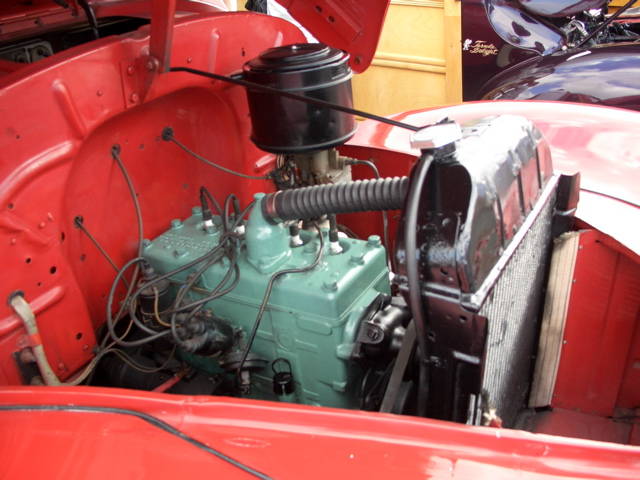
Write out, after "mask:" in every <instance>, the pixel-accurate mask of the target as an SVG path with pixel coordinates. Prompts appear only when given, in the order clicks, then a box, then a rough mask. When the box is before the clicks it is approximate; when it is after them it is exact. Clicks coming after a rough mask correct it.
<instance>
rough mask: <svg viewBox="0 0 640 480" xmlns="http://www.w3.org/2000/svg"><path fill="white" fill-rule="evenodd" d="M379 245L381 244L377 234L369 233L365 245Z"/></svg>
mask: <svg viewBox="0 0 640 480" xmlns="http://www.w3.org/2000/svg"><path fill="white" fill-rule="evenodd" d="M380 245H382V241H381V240H380V236H379V235H370V236H369V238H368V239H367V246H369V247H379V246H380Z"/></svg>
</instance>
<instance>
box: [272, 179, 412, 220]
mask: <svg viewBox="0 0 640 480" xmlns="http://www.w3.org/2000/svg"><path fill="white" fill-rule="evenodd" d="M408 190H409V177H390V178H380V179H376V180H356V181H353V182H347V183H336V184H330V185H317V186H313V187H303V188H295V189H291V190H281V191H278V192H275V193H270V194H268V195H266V196H265V197H264V200H263V202H262V211H263V214H264V216H265V217H266V218H269V219H272V220H276V221H283V220H307V219H311V218H317V217H320V216H321V215H325V214H332V213H355V212H365V211H372V210H397V209H400V208H402V207H403V206H404V199H405V197H406V195H407V191H408Z"/></svg>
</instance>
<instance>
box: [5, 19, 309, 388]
mask: <svg viewBox="0 0 640 480" xmlns="http://www.w3.org/2000/svg"><path fill="white" fill-rule="evenodd" d="M248 22H251V25H252V33H251V36H247V35H246V29H245V27H246V25H247V23H248ZM148 31H149V30H148V28H143V29H141V30H140V31H138V32H134V33H131V34H128V35H123V36H119V37H110V38H106V39H102V40H99V41H98V42H95V43H94V44H91V45H84V46H80V47H76V48H73V49H70V50H68V51H65V52H62V53H60V54H58V55H56V56H54V57H50V58H47V59H44V60H41V61H40V62H38V63H37V64H33V65H29V66H26V67H24V68H22V69H20V70H18V71H15V72H13V73H10V74H7V75H5V76H2V77H0V150H1V151H3V152H10V155H5V156H3V159H2V160H3V161H2V162H0V179H1V180H0V245H2V247H1V248H0V263H2V265H3V269H5V271H10V272H12V274H11V275H4V276H3V278H2V284H1V286H0V298H4V299H6V298H7V296H8V295H9V294H10V293H11V292H12V291H14V290H18V289H20V290H23V291H24V292H25V295H26V298H27V300H28V301H30V302H32V303H33V304H34V306H36V308H37V310H38V312H37V314H38V323H39V325H40V331H41V334H42V337H43V340H44V345H45V349H46V351H47V355H48V356H49V359H50V363H51V364H52V366H53V368H54V370H55V372H56V373H57V374H58V375H59V376H60V377H61V378H62V379H65V378H67V377H68V376H69V375H71V374H72V373H73V372H74V371H77V370H78V369H79V368H80V367H81V366H82V365H83V364H85V363H86V362H87V361H88V359H89V358H90V357H91V355H92V353H91V351H92V348H93V346H94V344H95V338H94V336H93V331H94V329H95V327H96V326H97V324H94V323H92V320H91V319H92V318H93V319H95V321H96V322H100V321H101V319H103V318H104V308H105V296H106V292H107V291H108V289H109V286H110V283H111V281H112V279H113V276H114V272H113V270H111V267H109V265H108V264H107V263H106V262H105V260H104V259H102V258H101V257H100V256H99V254H98V253H97V252H96V250H95V248H94V247H93V246H92V245H91V243H90V242H89V240H88V239H87V238H86V237H85V236H84V235H83V234H82V233H81V232H80V230H78V229H77V228H75V227H74V223H73V222H74V217H76V216H77V215H81V216H82V217H83V218H84V223H85V225H86V227H87V228H88V229H89V230H90V231H91V233H92V234H93V235H94V236H95V237H96V238H97V239H98V240H99V241H100V242H101V243H102V245H103V246H104V248H105V249H106V250H107V252H109V254H110V255H111V256H112V258H113V259H114V261H115V262H116V263H117V264H120V265H122V264H123V263H124V261H126V259H129V258H131V257H132V256H133V255H134V252H135V249H136V243H137V238H136V237H137V233H136V228H135V215H134V210H133V207H132V204H131V199H130V198H129V197H128V193H127V187H126V184H125V182H124V180H123V178H122V176H121V174H120V173H119V171H118V169H117V167H116V166H115V165H114V163H113V160H112V159H111V156H110V149H111V146H112V145H113V144H114V143H118V144H120V145H121V147H122V154H121V156H122V159H123V161H124V163H125V165H126V166H127V168H128V169H129V171H130V174H131V176H132V179H133V183H134V185H135V187H136V190H137V192H138V193H139V199H140V203H141V206H142V211H143V215H144V221H145V235H146V236H147V237H150V238H152V237H154V236H156V235H158V234H159V233H160V232H162V231H163V230H165V229H166V228H167V227H168V222H169V221H170V220H171V219H172V218H177V217H178V218H181V217H185V216H188V215H189V214H190V207H189V206H190V205H195V204H196V203H197V199H198V194H197V192H198V189H199V187H200V186H201V185H206V186H208V187H209V188H210V189H211V190H212V191H214V192H215V193H216V195H218V196H219V198H224V197H223V195H224V196H226V195H228V194H229V193H231V192H232V191H233V192H235V193H236V194H238V195H239V196H240V198H241V200H242V202H243V203H246V202H248V201H249V200H250V199H251V197H252V195H253V193H254V192H256V191H261V190H268V189H269V188H273V187H272V186H271V185H270V184H268V183H267V182H264V181H263V182H246V181H243V180H239V179H237V178H235V177H231V178H230V177H229V176H225V175H224V174H220V173H219V172H217V171H215V170H212V169H211V168H210V167H207V166H205V165H203V164H201V163H199V162H197V161H196V160H194V159H193V158H191V157H188V156H187V155H185V154H184V153H183V152H181V151H179V150H178V149H177V148H176V147H175V146H174V145H171V144H168V143H165V142H162V141H161V140H160V132H161V130H162V128H163V127H165V126H166V125H171V126H173V127H174V129H175V132H176V136H177V137H178V138H180V139H181V140H182V141H183V142H184V143H186V144H187V145H189V146H190V147H192V148H193V149H194V150H196V151H198V152H199V153H201V154H203V155H205V156H207V157H209V158H212V159H215V160H216V161H218V163H221V164H222V165H227V166H230V167H233V168H234V169H236V170H241V171H242V170H243V171H246V172H247V173H252V172H257V173H260V172H262V171H264V170H265V169H267V168H268V167H269V162H271V161H272V160H273V158H272V156H271V155H267V154H265V153H264V152H261V151H259V150H258V149H257V148H256V147H255V146H253V144H252V143H251V142H250V141H249V133H250V123H249V119H248V116H247V113H246V112H247V105H246V98H245V93H244V91H243V90H242V89H241V88H238V87H232V88H229V87H228V86H227V85H221V84H217V85H214V86H213V88H211V82H210V81H209V80H207V79H202V78H199V77H195V76H190V75H187V74H182V73H180V74H172V73H169V74H164V75H160V76H158V78H157V80H156V81H155V82H154V83H153V86H152V88H151V90H150V91H149V93H148V95H147V97H146V103H144V104H143V105H141V103H142V102H143V99H142V95H141V94H142V92H143V88H144V86H145V79H146V75H147V71H146V70H145V69H144V65H141V64H140V63H138V62H137V60H138V59H140V58H143V57H146V54H147V52H148V45H149V37H148ZM203 38H204V39H206V41H205V42H203V41H202V39H203ZM303 38H304V37H303V35H302V34H301V33H300V31H299V30H298V29H297V28H296V27H294V26H293V25H291V24H290V23H288V22H285V21H283V20H280V19H274V18H271V17H267V16H264V15H255V14H249V13H238V14H224V15H214V16H210V17H202V18H198V19H193V20H181V21H180V22H178V23H177V25H176V27H175V31H174V41H173V50H172V59H173V62H175V64H176V65H191V66H193V67H195V68H200V69H203V70H215V71H217V72H220V73H231V72H233V71H235V70H236V69H237V68H239V66H240V65H241V64H242V62H243V61H244V60H246V59H248V58H251V57H252V56H255V55H257V54H258V53H259V52H261V51H262V50H264V49H266V48H269V47H272V46H276V45H281V44H283V43H294V42H298V41H301V40H302V39H303ZM24 346H25V338H24V334H23V329H22V328H21V326H20V321H19V319H18V318H17V317H16V316H15V315H13V314H12V312H11V310H10V309H9V307H8V306H7V305H6V303H5V302H4V301H0V384H18V383H20V382H21V379H20V376H19V374H18V370H17V368H16V365H15V362H14V360H13V357H12V354H13V353H14V352H16V351H19V350H20V349H22V348H24Z"/></svg>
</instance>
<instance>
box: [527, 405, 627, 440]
mask: <svg viewBox="0 0 640 480" xmlns="http://www.w3.org/2000/svg"><path fill="white" fill-rule="evenodd" d="M533 422H534V427H533V431H534V432H536V433H548V434H551V435H561V436H563V437H573V438H584V439H587V440H599V441H602V442H614V443H622V444H628V443H629V441H630V437H631V430H632V428H633V424H632V423H631V422H622V421H617V420H613V419H611V418H607V417H602V416H599V415H591V414H588V413H580V412H576V411H573V410H565V409H562V408H554V409H553V410H548V411H542V412H538V413H536V414H535V417H534V419H533Z"/></svg>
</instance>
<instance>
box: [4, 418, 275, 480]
mask: <svg viewBox="0 0 640 480" xmlns="http://www.w3.org/2000/svg"><path fill="white" fill-rule="evenodd" d="M0 411H5V412H91V413H110V414H115V415H126V416H131V417H135V418H138V419H140V420H142V421H144V422H147V423H148V424H150V425H151V426H153V427H156V428H159V429H160V430H163V431H165V432H167V433H168V434H170V435H173V436H176V437H178V438H180V439H181V440H184V441H185V442H187V443H190V444H191V445H193V446H194V447H196V448H199V449H200V450H204V451H205V452H207V453H209V454H211V455H213V456H215V457H217V458H219V459H220V460H223V461H224V462H227V463H229V464H230V465H232V466H233V467H236V468H238V469H240V470H242V471H244V472H246V473H248V474H249V475H253V476H254V477H256V478H260V479H262V480H271V477H269V476H268V475H266V474H264V473H262V472H260V471H258V470H256V469H254V468H252V467H250V466H248V465H246V464H244V463H242V462H240V461H238V460H236V459H234V458H232V457H230V456H228V455H226V454H224V453H222V452H221V451H219V450H216V449H215V448H212V447H210V446H209V445H207V444H206V443H204V442H201V441H200V440H197V439H195V438H193V437H192V436H190V435H188V434H186V433H184V432H183V431H181V430H178V429H177V428H175V427H174V426H173V425H170V424H168V423H167V422H165V421H164V420H161V419H159V418H158V417H155V416H153V415H150V414H148V413H145V412H139V411H137V410H131V409H128V408H116V407H97V406H89V405H0Z"/></svg>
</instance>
